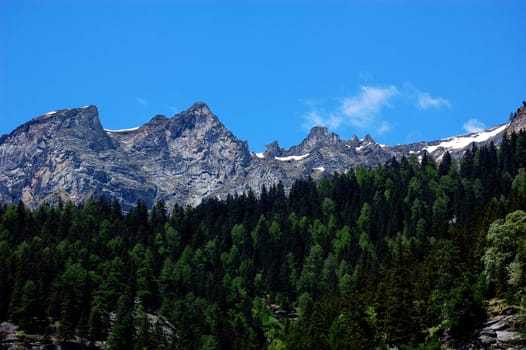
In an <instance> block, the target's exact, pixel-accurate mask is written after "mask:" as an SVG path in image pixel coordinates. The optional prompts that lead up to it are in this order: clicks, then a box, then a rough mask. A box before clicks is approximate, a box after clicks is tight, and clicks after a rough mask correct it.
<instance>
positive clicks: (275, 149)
mask: <svg viewBox="0 0 526 350" xmlns="http://www.w3.org/2000/svg"><path fill="white" fill-rule="evenodd" d="M282 153H283V152H282V149H281V147H279V144H278V141H273V142H272V143H270V144H268V145H266V146H265V152H263V154H264V155H265V157H279V156H281V155H282Z"/></svg>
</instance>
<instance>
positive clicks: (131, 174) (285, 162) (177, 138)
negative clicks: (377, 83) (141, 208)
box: [0, 102, 526, 209]
mask: <svg viewBox="0 0 526 350" xmlns="http://www.w3.org/2000/svg"><path fill="white" fill-rule="evenodd" d="M508 126H509V130H515V131H518V130H520V129H523V128H525V127H526V105H524V106H522V107H521V108H520V109H519V110H518V111H517V113H515V114H514V118H513V119H512V121H511V122H510V124H503V125H501V126H496V127H493V128H489V129H487V130H485V131H482V132H479V133H475V134H470V135H461V136H457V137H452V138H448V139H442V140H437V141H431V142H419V143H414V144H409V145H397V146H394V147H388V146H384V145H379V144H376V142H375V141H374V139H373V138H372V137H371V135H366V136H365V137H364V138H363V139H361V140H359V139H358V138H357V137H356V136H353V137H352V138H351V139H350V140H346V141H342V140H341V139H340V137H339V136H338V135H337V134H335V133H331V132H329V130H328V129H327V128H325V127H319V126H318V127H314V128H312V129H311V130H310V132H309V134H308V135H307V137H306V138H305V139H304V140H303V141H302V142H301V143H300V144H299V145H297V146H293V147H290V148H289V149H287V150H285V149H283V148H281V147H280V146H279V144H278V142H277V141H274V142H272V143H271V144H269V145H268V146H267V147H266V150H265V152H264V153H263V154H259V153H258V154H255V156H253V155H251V153H250V152H249V150H248V145H247V143H246V142H244V141H240V140H239V139H237V138H236V137H235V136H234V135H233V134H232V132H230V131H229V130H228V129H227V128H226V127H225V126H224V125H223V124H222V123H221V121H220V120H219V119H218V118H217V117H216V116H215V115H214V114H213V113H212V111H211V110H210V108H209V107H208V106H207V105H206V104H205V103H203V102H197V103H195V104H193V105H192V106H191V107H190V108H189V109H188V110H186V111H183V112H180V113H177V114H176V115H174V116H173V117H171V118H167V117H165V116H163V115H156V116H155V117H153V118H152V119H151V120H150V121H149V122H148V123H146V124H144V125H143V126H140V127H138V128H133V129H127V130H113V131H112V130H104V129H103V128H102V125H101V123H100V120H99V115H98V111H97V108H96V107H95V106H85V107H81V108H74V109H64V110H60V111H54V112H49V113H46V114H44V115H42V116H40V117H37V118H34V119H32V120H30V121H29V122H27V123H25V124H23V125H21V126H20V127H18V128H16V129H15V130H14V131H13V132H11V133H10V134H8V135H4V136H2V137H0V202H1V201H3V202H16V201H18V200H20V199H21V200H22V201H24V203H26V204H27V205H29V206H32V207H36V206H38V205H39V204H42V203H45V202H48V203H53V202H55V201H56V200H57V198H61V199H62V200H72V201H74V202H75V203H80V202H83V201H86V200H87V199H88V198H90V197H91V196H93V197H95V198H97V197H99V196H105V197H107V198H112V199H117V200H119V201H120V202H121V203H122V206H123V208H125V209H126V208H130V207H132V206H134V205H135V204H136V202H137V200H142V201H144V202H145V203H146V204H147V205H149V206H150V205H153V203H155V201H157V200H164V201H165V202H166V204H167V206H168V207H170V206H172V205H173V204H175V203H178V204H181V205H197V204H199V203H200V202H201V201H202V200H203V199H206V198H214V197H219V198H225V197H226V195H228V194H234V193H242V192H246V191H248V190H249V189H252V190H253V191H254V192H255V193H256V194H257V193H259V191H260V189H261V187H262V186H263V185H265V186H267V188H268V187H270V186H272V185H273V184H275V183H277V182H278V181H281V182H282V183H283V184H284V186H285V188H286V189H288V188H290V187H291V186H292V184H293V183H294V181H295V180H297V179H301V178H305V177H307V176H311V177H312V178H314V179H318V178H321V177H324V176H330V174H333V173H334V172H339V173H342V172H345V171H347V170H349V169H351V168H353V167H356V166H367V167H374V166H376V165H378V164H384V163H385V162H387V161H389V160H390V159H391V158H392V157H396V158H401V157H402V155H410V154H416V155H420V154H422V152H423V151H426V152H427V153H428V154H430V155H431V156H432V157H434V158H436V159H440V157H441V155H442V154H443V153H444V152H445V151H449V152H450V153H451V154H452V155H461V154H462V152H464V150H465V149H466V147H469V146H470V145H471V144H472V143H473V142H475V143H477V144H484V143H487V142H490V141H494V142H495V143H496V144H498V143H499V141H500V138H502V135H504V132H505V129H506V128H507V127H508Z"/></svg>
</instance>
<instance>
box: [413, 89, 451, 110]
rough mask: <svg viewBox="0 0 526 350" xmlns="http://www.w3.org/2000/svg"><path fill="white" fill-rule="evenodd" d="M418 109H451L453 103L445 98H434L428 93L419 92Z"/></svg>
mask: <svg viewBox="0 0 526 350" xmlns="http://www.w3.org/2000/svg"><path fill="white" fill-rule="evenodd" d="M416 102H417V104H416V105H417V107H418V108H420V109H429V108H439V107H447V108H451V102H449V100H448V99H446V98H443V97H439V96H437V97H433V96H431V95H430V94H429V93H427V92H423V91H418V93H417V101H416Z"/></svg>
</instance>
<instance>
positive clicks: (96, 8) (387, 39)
mask: <svg viewBox="0 0 526 350" xmlns="http://www.w3.org/2000/svg"><path fill="white" fill-rule="evenodd" d="M525 18H526V2H525V1H521V0H516V1H512V0H495V1H484V0H480V1H476V0H472V1H470V0H464V1H453V0H442V1H438V0H437V1H425V0H424V1H416V0H415V1H410V0H406V1H402V0H399V1H397V0H393V1H387V0H385V1H336V0H333V1H331V0H329V1H299V0H296V1H294V0H289V1H277V0H275V1H272V0H267V1H263V0H261V1H257V0H252V1H251V0H248V1H219V0H217V1H212V0H209V1H199V0H197V1H161V0H154V1H137V0H136V1H115V0H110V1H97V0H94V1H93V0H92V1H80V0H77V1H75V0H71V1H58V0H57V1H52V0H50V1H44V0H39V1H37V0H34V1H25V0H2V1H0V134H5V133H9V132H10V131H12V130H13V129H14V128H15V127H16V126H18V125H20V124H22V123H24V122H26V121H28V120H29V119H31V118H33V117H35V116H38V115H41V114H44V113H46V112H48V111H52V110H57V109H63V108H74V107H80V106H83V105H87V104H94V105H96V106H97V107H98V108H99V112H100V119H101V122H102V124H103V126H104V127H105V128H107V129H121V128H130V127H135V126H138V125H142V124H144V123H146V122H147V121H149V120H150V119H151V118H152V117H153V116H154V115H156V114H164V115H167V116H173V115H174V113H176V112H179V111H182V110H184V109H186V108H188V107H190V106H191V105H192V104H193V103H194V102H195V101H204V102H206V103H208V105H209V106H210V108H211V109H212V111H213V112H214V113H215V114H216V115H218V116H219V118H220V119H221V121H222V122H223V123H224V124H225V126H226V127H227V128H229V129H230V130H232V131H233V133H234V134H235V135H236V136H237V137H239V138H240V139H242V140H246V141H248V143H249V147H250V149H251V150H254V151H262V150H264V146H265V145H266V144H268V143H270V142H272V141H274V140H278V141H279V143H280V145H281V146H283V147H289V146H292V145H294V144H298V143H299V142H301V140H302V139H303V138H304V137H305V136H306V135H307V133H308V130H309V129H310V127H311V126H313V125H315V124H321V125H325V126H327V127H328V128H329V129H330V130H331V131H334V132H336V133H338V134H340V136H341V137H342V138H344V139H348V138H351V136H352V135H354V134H356V135H357V136H359V137H363V136H364V135H365V134H367V133H370V134H371V135H373V137H374V138H375V139H376V141H377V142H381V143H385V144H389V145H394V144H398V143H407V142H413V141H420V140H434V139H439V138H443V137H447V136H452V135H457V134H462V133H465V132H466V131H474V130H477V129H478V128H483V127H488V126H492V125H494V124H499V123H504V122H506V121H507V120H508V117H509V114H510V112H512V111H514V110H516V108H517V107H518V106H519V105H520V104H521V102H522V100H524V99H526V64H525V57H526V45H525V42H526V29H525V27H524V19H525Z"/></svg>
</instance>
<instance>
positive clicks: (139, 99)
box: [136, 97, 148, 106]
mask: <svg viewBox="0 0 526 350" xmlns="http://www.w3.org/2000/svg"><path fill="white" fill-rule="evenodd" d="M136 100H137V103H139V104H140V105H143V106H148V100H146V99H145V98H143V97H137V98H136Z"/></svg>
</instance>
